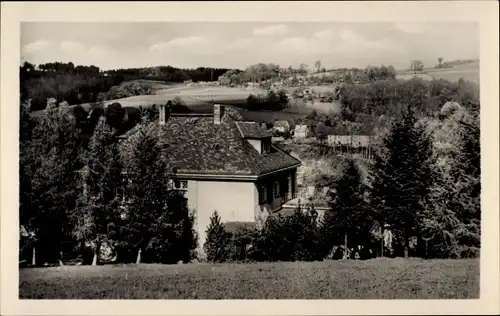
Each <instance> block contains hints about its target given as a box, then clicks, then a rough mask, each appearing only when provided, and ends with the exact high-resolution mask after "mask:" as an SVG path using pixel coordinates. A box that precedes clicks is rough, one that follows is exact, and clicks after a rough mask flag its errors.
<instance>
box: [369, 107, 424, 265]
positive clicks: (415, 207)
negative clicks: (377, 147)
mask: <svg viewBox="0 0 500 316" xmlns="http://www.w3.org/2000/svg"><path fill="white" fill-rule="evenodd" d="M384 144H385V147H386V148H385V149H386V153H385V154H381V155H379V156H378V157H377V158H376V162H375V168H374V182H373V184H372V192H371V193H372V201H373V205H374V207H375V209H376V218H377V219H378V220H379V221H380V222H381V223H384V224H385V223H388V224H390V225H391V226H392V227H393V228H394V229H395V230H396V231H398V232H399V233H400V234H401V235H402V236H401V237H402V240H403V243H404V246H403V248H404V256H405V257H408V255H409V240H410V238H411V237H412V236H419V232H418V225H417V224H418V216H419V214H420V213H421V212H422V211H423V203H424V201H425V199H426V198H427V196H428V193H429V190H430V187H431V185H432V182H433V174H432V172H431V171H432V170H431V168H430V158H431V157H432V151H431V150H432V147H431V142H430V140H429V138H428V137H427V135H426V134H425V131H424V128H423V126H422V125H420V124H417V119H416V117H415V114H414V112H413V109H412V106H408V107H407V109H406V111H404V113H403V114H402V116H400V117H398V119H396V121H395V122H394V123H393V125H392V127H391V131H390V133H389V135H388V136H387V137H386V138H385V139H384Z"/></svg>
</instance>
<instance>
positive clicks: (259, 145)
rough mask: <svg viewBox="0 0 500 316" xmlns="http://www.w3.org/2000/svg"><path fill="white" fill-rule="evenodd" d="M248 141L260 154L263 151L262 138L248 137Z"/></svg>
mask: <svg viewBox="0 0 500 316" xmlns="http://www.w3.org/2000/svg"><path fill="white" fill-rule="evenodd" d="M247 141H248V142H249V143H250V145H252V146H253V148H255V150H257V151H258V152H259V154H260V153H262V143H261V141H260V139H247Z"/></svg>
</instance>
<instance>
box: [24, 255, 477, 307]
mask: <svg viewBox="0 0 500 316" xmlns="http://www.w3.org/2000/svg"><path fill="white" fill-rule="evenodd" d="M19 278H20V283H19V297H20V298H21V299H352V298H354V299H425V298H428V299H465V298H469V299H470V298H479V260H472V259H471V260H429V261H425V260H419V259H408V260H404V259H374V260H368V261H352V260H351V261H324V262H290V263H284V262H279V263H254V264H186V265H170V266H169V265H157V264H151V265H124V266H97V267H92V266H68V267H58V268H35V269H31V268H26V269H20V270H19Z"/></svg>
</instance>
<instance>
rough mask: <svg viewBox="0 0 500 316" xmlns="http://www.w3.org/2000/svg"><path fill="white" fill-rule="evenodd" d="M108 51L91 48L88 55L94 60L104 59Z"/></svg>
mask: <svg viewBox="0 0 500 316" xmlns="http://www.w3.org/2000/svg"><path fill="white" fill-rule="evenodd" d="M106 53H107V50H106V49H105V48H103V47H100V46H94V47H91V48H90V49H89V51H88V54H89V56H90V57H92V58H102V57H104V56H106Z"/></svg>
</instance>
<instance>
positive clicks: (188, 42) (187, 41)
mask: <svg viewBox="0 0 500 316" xmlns="http://www.w3.org/2000/svg"><path fill="white" fill-rule="evenodd" d="M203 43H207V39H206V38H204V37H201V36H189V37H178V38H174V39H173V40H170V41H168V42H158V43H155V44H153V45H151V46H150V47H149V50H150V51H163V50H165V49H168V48H183V47H190V46H193V45H199V44H203Z"/></svg>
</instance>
